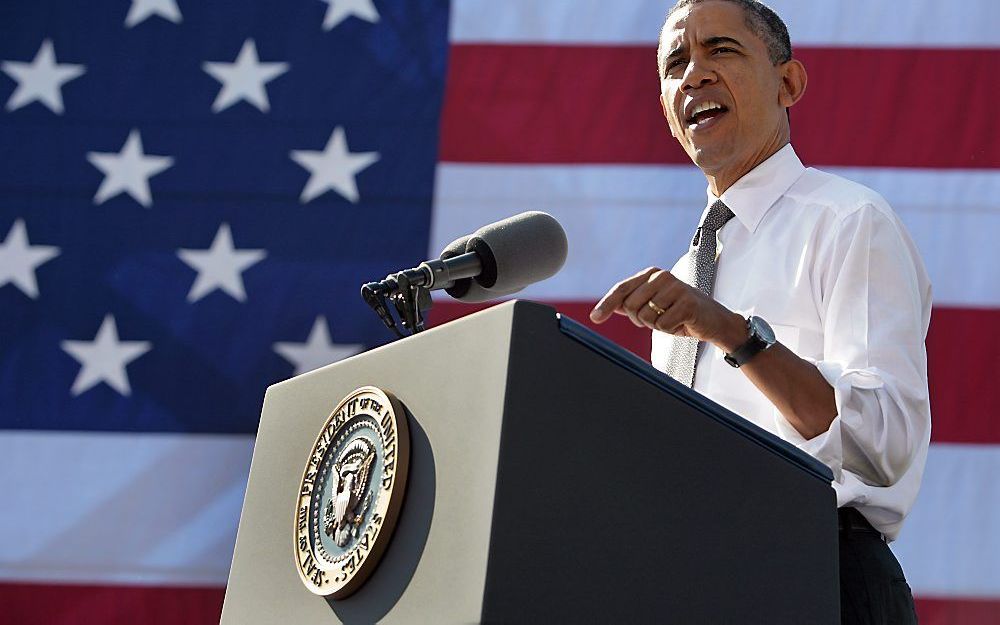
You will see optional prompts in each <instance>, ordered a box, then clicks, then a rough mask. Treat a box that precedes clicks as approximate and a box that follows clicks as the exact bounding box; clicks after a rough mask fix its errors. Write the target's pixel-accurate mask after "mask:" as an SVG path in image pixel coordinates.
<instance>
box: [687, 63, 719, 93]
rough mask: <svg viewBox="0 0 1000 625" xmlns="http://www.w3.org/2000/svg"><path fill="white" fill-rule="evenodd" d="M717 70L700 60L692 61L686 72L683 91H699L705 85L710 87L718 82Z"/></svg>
mask: <svg viewBox="0 0 1000 625" xmlns="http://www.w3.org/2000/svg"><path fill="white" fill-rule="evenodd" d="M716 78H717V76H716V74H715V70H714V69H713V68H712V67H710V66H709V65H708V64H706V63H705V62H704V61H700V60H698V59H691V61H690V62H688V66H687V68H686V69H685V71H684V83H683V84H682V85H681V90H682V91H688V90H690V89H698V88H699V87H704V86H705V85H710V84H712V83H714V82H715V81H716Z"/></svg>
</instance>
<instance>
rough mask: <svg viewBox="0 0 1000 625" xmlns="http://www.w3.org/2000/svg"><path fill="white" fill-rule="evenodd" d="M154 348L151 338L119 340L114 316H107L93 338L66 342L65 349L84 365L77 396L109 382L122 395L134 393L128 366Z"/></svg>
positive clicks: (75, 386) (74, 391)
mask: <svg viewBox="0 0 1000 625" xmlns="http://www.w3.org/2000/svg"><path fill="white" fill-rule="evenodd" d="M152 347H153V346H152V343H150V342H149V341H120V340H118V327H117V326H116V325H115V318H114V316H113V315H107V316H105V317H104V322H103V323H101V328H100V329H99V330H98V331H97V336H96V337H94V340H93V341H63V342H62V348H63V351H65V352H66V353H67V354H69V355H70V356H72V357H73V358H75V359H76V360H77V362H79V363H80V364H81V365H82V367H81V369H80V373H78V374H77V376H76V380H75V381H74V382H73V387H72V388H71V389H70V392H71V393H72V394H73V395H74V396H76V395H79V394H80V393H83V392H84V391H86V390H89V389H90V388H92V387H94V386H97V385H98V384H100V383H101V382H106V383H107V384H108V386H110V387H111V388H113V389H114V390H116V391H118V393H119V394H121V395H131V394H132V389H131V387H130V386H129V383H128V374H126V373H125V367H126V366H127V365H128V364H129V363H130V362H132V361H133V360H135V359H136V358H138V357H139V356H142V355H143V354H145V353H146V352H148V351H149V350H150V349H152Z"/></svg>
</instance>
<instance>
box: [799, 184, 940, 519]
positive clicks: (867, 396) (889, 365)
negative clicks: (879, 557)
mask: <svg viewBox="0 0 1000 625" xmlns="http://www.w3.org/2000/svg"><path fill="white" fill-rule="evenodd" d="M815 258H816V263H815V265H814V267H813V275H812V283H813V296H814V298H815V299H816V304H817V309H818V310H819V311H820V315H821V318H822V324H823V337H824V339H823V358H822V360H819V361H816V362H815V365H816V367H817V368H818V369H819V371H820V373H821V374H822V375H823V377H824V378H825V379H826V380H827V382H829V384H830V385H831V386H832V387H833V389H834V395H835V399H836V405H837V417H836V418H835V419H834V421H833V423H832V424H831V425H830V428H829V429H828V430H827V431H826V432H824V433H823V434H820V435H819V436H816V437H815V438H813V439H810V440H808V441H803V442H802V443H801V444H800V447H801V448H802V449H803V450H805V451H807V452H809V453H810V454H812V455H813V456H815V457H817V458H818V459H820V460H822V461H823V462H825V463H826V464H827V465H828V466H829V467H830V468H831V469H832V470H833V472H834V482H835V488H836V489H837V494H838V504H839V505H841V506H843V505H848V504H852V505H856V506H858V507H864V508H865V512H866V514H867V515H868V516H869V518H872V516H873V515H874V517H875V518H874V519H873V521H875V520H877V521H878V524H879V525H880V526H883V527H886V528H889V531H887V532H886V533H887V536H889V537H890V538H894V537H895V533H897V532H898V526H899V524H900V523H901V521H902V518H903V517H904V516H905V514H906V512H908V510H909V508H910V507H911V506H912V504H913V501H914V499H915V498H916V493H917V490H918V489H919V486H920V480H921V477H922V474H923V468H924V463H925V461H926V456H927V447H928V443H929V441H930V427H931V422H930V402H929V397H928V391H927V356H926V352H925V348H924V340H925V338H926V335H927V328H928V324H929V321H930V310H931V288H930V282H929V280H928V278H927V275H926V272H925V270H924V267H923V263H922V262H921V260H920V256H919V255H918V254H917V252H916V248H915V246H914V244H913V242H912V240H911V239H910V237H909V235H908V234H907V232H906V230H905V228H904V227H903V226H902V224H901V223H900V222H899V220H898V218H897V217H896V216H895V215H894V214H893V213H891V211H889V210H887V209H884V208H883V207H881V206H879V205H878V204H877V203H865V204H863V205H861V206H860V207H858V208H856V209H855V210H853V211H850V212H849V213H847V214H845V215H843V216H841V217H840V218H839V219H838V221H837V222H836V223H835V224H834V227H833V228H832V229H831V232H830V234H829V236H826V237H824V239H823V240H822V242H821V245H820V249H819V250H818V253H817V255H816V257H815Z"/></svg>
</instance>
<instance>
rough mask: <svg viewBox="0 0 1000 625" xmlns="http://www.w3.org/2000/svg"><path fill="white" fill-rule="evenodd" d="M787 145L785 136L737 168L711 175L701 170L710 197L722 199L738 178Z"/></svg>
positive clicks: (787, 139)
mask: <svg viewBox="0 0 1000 625" xmlns="http://www.w3.org/2000/svg"><path fill="white" fill-rule="evenodd" d="M788 143H789V138H788V136H787V135H786V136H784V137H781V139H779V140H778V141H775V142H773V143H769V144H767V146H765V147H763V148H761V150H760V151H759V152H756V153H754V154H753V155H752V156H751V157H750V158H749V159H747V160H746V161H745V162H744V163H742V164H740V165H739V166H738V167H731V168H729V169H727V170H726V171H718V172H712V173H709V172H706V171H704V170H702V173H704V174H705V178H706V179H707V180H708V190H709V191H711V192H712V195H714V196H715V197H722V194H723V193H725V192H726V190H728V189H729V187H731V186H733V185H734V184H736V183H737V182H739V180H740V178H742V177H743V176H745V175H747V174H748V173H750V172H751V171H753V170H754V169H755V168H756V167H757V166H758V165H760V164H761V163H763V162H764V161H766V160H767V159H769V158H771V157H772V156H774V155H775V154H776V153H777V152H778V150H780V149H781V148H783V147H785V146H786V145H788Z"/></svg>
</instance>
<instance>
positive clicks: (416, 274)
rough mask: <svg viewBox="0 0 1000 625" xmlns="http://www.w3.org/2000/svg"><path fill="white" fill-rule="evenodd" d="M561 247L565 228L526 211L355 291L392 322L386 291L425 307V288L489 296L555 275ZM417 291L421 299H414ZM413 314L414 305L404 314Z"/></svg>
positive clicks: (465, 296)
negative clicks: (422, 299)
mask: <svg viewBox="0 0 1000 625" xmlns="http://www.w3.org/2000/svg"><path fill="white" fill-rule="evenodd" d="M567 251H568V243H567V241H566V232H565V231H564V230H563V228H562V226H561V225H559V222H558V221H556V219H555V218H554V217H552V216H551V215H549V214H547V213H542V212H538V211H529V212H525V213H521V214H519V215H514V216H513V217H508V218H507V219H502V220H500V221H498V222H496V223H492V224H489V225H486V226H483V227H482V228H480V229H478V230H476V231H475V232H473V233H472V234H469V235H466V236H464V237H461V238H459V239H456V240H455V241H452V242H451V243H449V244H448V245H447V246H446V247H445V249H444V251H442V252H441V256H440V258H437V259H432V260H428V261H425V262H423V263H420V265H418V266H417V267H414V268H413V269H406V270H403V271H400V272H397V273H393V274H389V275H388V276H386V278H385V280H381V281H379V282H369V283H367V284H365V285H364V286H362V287H361V295H362V297H363V298H364V300H365V301H366V302H367V303H368V304H369V305H370V306H371V307H372V308H374V309H375V311H376V312H378V314H379V317H380V318H382V321H383V322H384V323H385V324H386V325H387V326H389V327H390V328H392V327H393V326H391V325H390V323H391V321H392V319H391V316H390V315H389V313H388V310H387V309H386V308H385V306H384V302H383V300H384V299H385V298H386V297H393V296H394V295H401V296H402V298H403V299H405V300H407V302H405V306H404V308H405V309H407V310H409V311H411V312H412V309H414V308H419V309H424V308H429V306H430V303H429V296H427V295H426V292H427V291H434V290H439V289H444V290H445V291H446V292H447V293H448V294H449V295H451V296H452V297H454V298H455V299H458V300H460V301H463V302H470V303H471V302H483V301H487V300H490V299H495V298H497V297H502V296H505V295H510V294H512V293H516V292H518V291H520V290H521V289H523V288H524V287H526V286H528V285H530V284H533V283H535V282H539V281H541V280H544V279H546V278H549V277H551V276H553V275H555V274H556V273H557V272H558V271H559V270H560V269H562V266H563V264H564V263H565V262H566V254H567ZM421 293H424V301H422V302H416V300H417V299H420V295H421ZM409 300H413V301H409ZM397 308H400V304H399V303H397ZM387 317H388V318H387ZM419 318H420V314H419V311H417V312H416V314H414V315H413V316H412V318H411V319H410V320H411V321H417V322H419ZM410 325H413V324H411V323H404V326H406V327H409V326H410ZM419 325H420V324H419V323H417V325H415V326H414V327H415V328H416V327H417V326H419ZM417 331H419V330H417Z"/></svg>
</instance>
